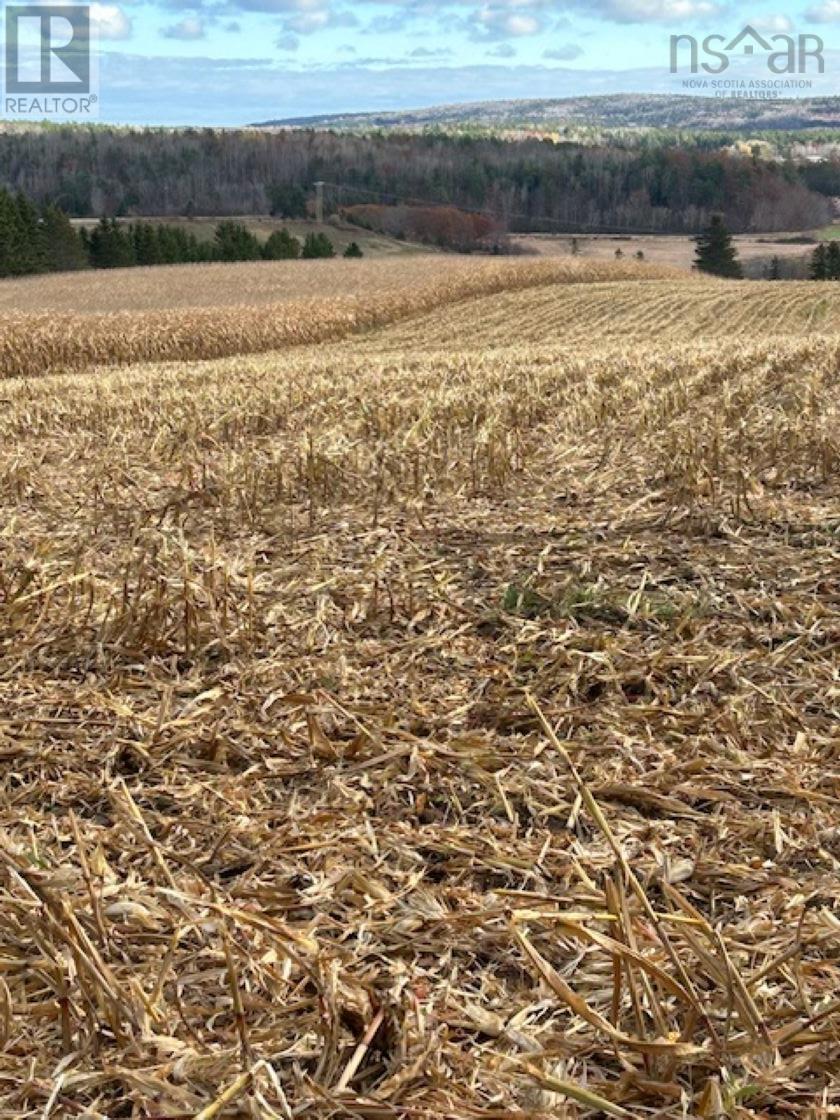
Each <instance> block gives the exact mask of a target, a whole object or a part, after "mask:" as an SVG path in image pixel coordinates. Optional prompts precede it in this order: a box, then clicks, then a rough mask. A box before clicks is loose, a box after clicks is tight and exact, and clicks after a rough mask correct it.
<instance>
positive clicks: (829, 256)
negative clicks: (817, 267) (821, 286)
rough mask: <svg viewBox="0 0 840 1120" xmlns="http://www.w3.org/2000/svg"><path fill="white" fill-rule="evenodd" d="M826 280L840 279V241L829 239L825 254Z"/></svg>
mask: <svg viewBox="0 0 840 1120" xmlns="http://www.w3.org/2000/svg"><path fill="white" fill-rule="evenodd" d="M825 278H826V280H840V242H839V241H829V243H828V251H827V252H826V255H825Z"/></svg>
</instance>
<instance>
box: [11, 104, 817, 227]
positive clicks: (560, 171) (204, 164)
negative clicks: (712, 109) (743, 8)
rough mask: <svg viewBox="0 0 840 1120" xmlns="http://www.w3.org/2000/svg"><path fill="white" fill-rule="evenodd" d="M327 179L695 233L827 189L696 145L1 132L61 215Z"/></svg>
mask: <svg viewBox="0 0 840 1120" xmlns="http://www.w3.org/2000/svg"><path fill="white" fill-rule="evenodd" d="M317 179H324V180H327V181H328V182H330V183H334V184H339V185H340V190H338V189H334V188H331V189H330V191H329V192H328V205H329V207H330V208H337V207H339V206H341V205H354V204H359V203H365V202H375V201H382V202H390V201H400V200H413V201H418V202H423V203H447V204H451V205H455V206H459V207H462V208H465V209H475V210H480V211H483V212H487V213H489V214H491V215H493V216H494V217H497V218H500V219H501V220H502V221H503V222H505V223H506V224H507V225H509V227H510V228H511V229H515V230H516V229H518V230H523V229H532V230H540V229H544V230H552V229H562V228H567V229H572V230H574V229H578V228H580V229H605V230H609V229H619V230H620V229H627V230H632V229H639V230H643V229H649V230H653V231H660V230H661V231H662V232H674V233H682V232H689V233H694V232H697V231H698V230H700V229H702V228H703V227H704V226H705V225H706V224H707V223H708V221H709V219H710V217H711V215H712V214H714V213H721V214H722V215H723V216H724V218H725V220H726V222H727V225H728V226H729V228H730V229H732V230H733V231H736V232H740V231H748V230H767V231H770V230H782V229H797V228H804V227H813V226H816V225H819V224H822V223H823V222H824V221H826V220H828V219H829V217H830V203H829V200H828V197H827V196H826V195H824V194H822V193H820V192H819V191H818V190H813V189H811V188H810V187H809V186H808V185H806V182H805V179H804V171H803V170H802V169H800V168H799V167H797V166H796V165H794V164H793V163H791V162H771V161H765V160H761V159H759V158H756V157H755V156H751V155H745V154H739V153H731V152H726V151H709V150H704V149H702V148H691V149H686V148H681V147H673V146H667V145H663V146H661V147H659V148H642V149H640V148H638V147H633V146H630V145H628V146H622V145H620V144H615V143H611V144H610V145H609V146H597V145H591V146H587V145H582V144H556V143H553V142H549V141H545V140H539V139H536V138H530V139H522V140H515V141H511V140H503V139H501V138H494V137H491V136H481V137H474V136H459V135H451V134H448V133H445V132H440V131H438V132H429V133H420V134H417V133H415V134H399V133H376V134H370V135H356V134H348V133H334V132H323V131H314V130H312V131H308V130H300V131H298V130H293V131H285V132H263V131H259V130H240V131H220V130H209V129H207V130H192V129H185V130H177V131H176V130H128V129H116V128H114V129H111V128H105V127H101V126H100V127H92V128H91V127H78V126H61V127H54V126H53V127H43V128H37V129H28V130H23V129H9V130H7V131H5V132H2V133H0V185H3V186H5V187H6V188H7V189H9V190H11V191H13V192H17V191H22V192H23V193H24V194H25V195H26V196H27V197H29V198H31V199H32V200H33V201H34V202H35V203H37V204H39V205H46V204H50V205H55V206H57V207H60V208H61V209H62V210H63V211H65V212H66V213H68V214H70V215H73V216H80V217H81V216H84V217H87V216H96V217H99V216H102V215H106V216H118V217H119V216H132V215H155V216H161V217H172V216H180V215H193V214H195V215H202V214H205V215H219V216H236V215H244V214H265V213H275V214H280V215H284V216H293V214H292V213H291V211H292V210H294V209H295V208H298V207H299V206H300V204H301V203H300V200H301V198H302V197H303V196H304V192H310V191H311V185H312V183H313V182H314V181H315V180H317Z"/></svg>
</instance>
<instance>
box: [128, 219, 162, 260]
mask: <svg viewBox="0 0 840 1120" xmlns="http://www.w3.org/2000/svg"><path fill="white" fill-rule="evenodd" d="M132 235H133V238H134V260H135V261H136V263H137V264H139V265H153V264H160V244H159V242H158V231H157V226H156V225H155V224H154V222H137V223H136V224H135V225H134V227H133V228H132Z"/></svg>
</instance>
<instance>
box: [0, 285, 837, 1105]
mask: <svg viewBox="0 0 840 1120" xmlns="http://www.w3.org/2000/svg"><path fill="white" fill-rule="evenodd" d="M163 271H164V270H161V272H163ZM681 283H682V285H683V286H682V287H681V288H680V287H678V286H676V285H675V284H671V285H668V286H663V285H662V284H660V283H658V282H657V281H641V280H640V281H639V282H638V288H639V296H638V299H637V301H636V303H635V309H636V310H635V312H634V311H633V310H632V307H631V305H632V294H631V293H630V292H629V290H628V289H629V288H631V287H632V285H630V284H628V283H627V282H626V280H625V281H622V282H616V284H615V286H614V292H615V296H614V302H615V305H616V307H617V308H619V309H620V308H621V307H624V306H625V304H626V311H618V312H617V313H618V314H621V315H623V316H624V318H623V319H622V321H623V322H625V323H626V324H627V340H629V342H630V343H631V344H630V345H626V344H622V341H621V339H616V338H607V339H606V340H605V341H603V342H601V341H600V333H599V330H596V329H595V324H596V323H600V322H602V319H601V318H599V317H600V316H601V315H602V309H603V302H604V298H605V297H604V288H602V287H601V286H600V285H597V284H595V285H593V286H591V287H587V290H586V292H584V291H583V290H582V288H580V289H578V288H575V289H574V290H573V289H571V288H568V287H566V286H564V285H562V284H552V285H549V286H540V287H535V288H534V290H533V291H531V292H529V293H528V296H527V297H526V296H525V295H524V294H521V293H515V294H507V293H504V292H502V293H500V294H498V295H495V296H493V297H485V296H483V295H481V289H480V288H479V287H478V286H477V285H476V286H474V287H471V288H470V289H469V292H467V291H465V290H464V289H460V297H459V298H460V299H461V302H459V303H458V305H457V307H455V308H451V307H443V308H441V309H440V310H438V311H437V312H433V313H429V314H423V315H419V316H417V317H416V318H413V319H412V320H411V321H410V322H409V321H407V320H406V321H403V322H401V323H399V324H397V325H391V326H388V325H385V326H382V327H380V328H376V327H375V326H374V325H373V324H372V323H371V324H369V325H368V326H369V329H368V330H366V331H365V333H364V335H363V336H361V337H360V336H354V337H351V338H347V339H344V340H343V341H342V340H335V341H331V342H325V343H323V344H321V345H317V346H315V345H313V346H305V345H304V346H297V347H294V348H291V349H290V348H286V349H282V350H277V351H274V352H271V353H264V354H260V355H251V356H246V355H239V356H233V357H228V358H224V359H217V360H214V361H204V362H202V361H191V362H184V361H181V362H172V363H155V364H146V365H131V366H127V367H126V368H124V369H99V370H93V371H91V372H76V373H74V374H72V375H67V376H50V377H43V376H41V377H23V378H10V379H8V380H6V381H5V382H4V384H3V386H2V396H3V400H4V407H3V411H2V414H0V502H2V509H3V522H2V525H3V528H2V537H0V711H2V715H0V757H2V761H3V769H2V775H1V776H0V781H2V786H0V791H1V792H0V827H2V829H3V839H2V842H0V911H1V912H2V918H3V921H2V925H0V1114H1V1115H3V1116H10V1117H11V1116H15V1117H27V1118H28V1117H50V1116H52V1117H58V1116H62V1117H63V1116H68V1117H69V1116H84V1117H88V1118H93V1117H97V1116H98V1117H109V1118H110V1117H120V1116H125V1117H129V1116H131V1117H149V1118H151V1117H158V1118H160V1117H173V1118H174V1117H178V1118H181V1117H184V1118H186V1117H190V1118H194V1117H200V1118H201V1120H211V1118H214V1117H222V1116H228V1117H233V1116H243V1117H245V1116H250V1117H261V1118H262V1117H278V1116H279V1117H283V1118H284V1120H289V1118H292V1117H307V1118H308V1117H325V1118H326V1117H330V1118H332V1117H349V1116H353V1117H365V1118H371V1120H380V1118H382V1120H385V1118H391V1117H393V1118H399V1120H403V1118H404V1120H416V1118H428V1120H432V1118H435V1120H437V1118H440V1117H444V1118H452V1120H466V1118H468V1117H469V1118H476V1120H502V1117H505V1118H516V1117H523V1118H524V1117H549V1116H551V1117H565V1118H568V1120H571V1118H579V1120H583V1118H590V1117H600V1116H606V1115H612V1116H619V1117H632V1118H634V1120H635V1118H639V1117H663V1118H668V1120H671V1118H673V1120H676V1118H677V1117H684V1116H698V1117H715V1118H717V1117H734V1118H738V1120H746V1118H748V1117H755V1118H764V1117H768V1118H769V1117H777V1116H790V1117H801V1118H803V1120H804V1118H809V1120H817V1118H823V1117H824V1118H826V1120H827V1118H829V1117H831V1116H833V1115H834V1114H835V1113H836V1112H837V1110H838V1108H840V1088H839V1087H838V1083H837V1080H836V1068H837V1065H838V1061H840V956H838V938H840V921H838V918H837V904H838V897H840V822H838V818H837V803H838V802H837V798H838V793H840V767H839V766H838V760H840V734H838V726H840V724H839V723H838V714H840V713H839V712H838V708H840V681H839V680H838V654H839V653H840V580H838V571H840V515H839V514H838V498H840V487H838V466H840V423H839V422H838V421H839V420H840V412H838V408H840V375H839V374H838V370H840V335H832V334H831V333H830V332H828V331H827V332H826V333H825V334H824V336H822V337H812V338H808V337H800V336H801V335H803V334H805V333H806V332H805V331H803V330H802V327H801V321H802V320H801V316H800V315H799V312H793V311H791V310H790V305H793V306H794V307H798V306H799V303H798V301H799V299H800V292H799V289H798V288H797V287H796V286H793V287H791V286H788V285H785V284H773V285H753V286H751V287H749V288H748V287H745V286H742V285H726V284H719V285H709V284H706V283H702V282H693V281H685V282H681ZM713 288H714V292H715V293H717V292H719V293H720V296H719V297H718V296H717V295H715V296H714V297H713V295H712V290H713ZM812 288H813V290H814V297H813V298H814V299H816V300H818V301H819V300H823V301H825V302H826V304H827V308H828V309H827V311H826V313H825V321H826V322H832V321H833V316H834V314H835V304H836V302H837V300H838V298H840V297H835V296H834V293H833V289H831V288H830V286H825V287H824V288H823V287H822V286H818V285H813V286H812ZM753 289H754V290H755V293H756V295H755V296H753V295H752V292H753ZM730 290H731V291H732V293H733V295H732V296H730V294H729V293H730ZM809 290H810V289H809ZM468 294H469V295H471V296H472V297H473V298H466V296H467V295H468ZM802 294H803V295H804V293H802ZM451 295H452V293H451V292H450V294H449V297H448V298H449V299H451ZM587 296H589V297H590V298H591V300H592V322H593V331H592V337H591V338H587V337H586V333H585V331H584V330H583V329H582V324H583V323H584V322H585V320H586V311H585V303H586V299H587ZM677 297H679V298H680V299H681V300H682V301H683V302H682V303H680V304H679V308H680V310H679V316H678V318H679V321H680V322H681V324H682V327H683V334H682V336H680V333H679V331H678V329H676V328H674V329H669V330H668V331H667V332H666V335H665V338H664V341H656V339H657V336H658V335H659V329H658V328H656V329H654V328H653V326H652V324H653V322H654V320H655V313H654V311H653V309H651V316H650V318H649V319H647V320H643V321H642V322H639V316H642V315H644V314H645V309H646V308H647V306H648V304H649V303H650V304H654V303H656V302H657V301H658V302H660V303H662V302H667V303H668V306H670V307H671V308H672V310H673V307H674V303H673V301H674V299H676V298H677ZM423 298H426V297H425V296H424V297H423ZM712 298H715V299H718V300H719V301H720V302H719V303H718V304H716V305H715V306H717V307H718V308H719V313H720V314H725V315H728V316H729V317H730V323H731V324H734V323H735V322H737V319H736V315H737V308H738V307H739V306H740V309H741V311H742V313H743V314H744V315H745V317H746V318H745V320H744V321H748V322H752V323H753V324H755V329H754V330H753V333H752V334H750V333H749V332H748V331H747V330H745V329H741V328H738V330H737V331H736V330H735V329H732V330H730V331H728V332H725V333H726V335H727V336H734V335H735V334H737V335H738V337H737V338H735V337H724V338H717V337H709V338H695V339H694V340H693V341H687V340H688V339H690V338H691V335H692V334H698V333H700V332H699V331H696V330H693V329H692V323H693V320H692V306H691V301H692V299H696V301H697V302H696V306H695V311H694V314H695V315H696V317H697V319H696V321H698V322H700V321H702V322H703V323H708V324H709V325H710V328H711V329H710V334H715V335H717V334H718V333H719V332H718V331H717V329H716V328H717V325H718V322H719V314H717V313H716V314H712V305H711V304H710V300H712ZM762 299H763V300H764V301H765V304H766V306H767V310H766V311H765V312H763V313H762V315H763V318H761V317H760V316H758V315H753V313H752V310H749V311H748V309H747V307H746V305H747V304H750V308H752V303H751V302H750V301H753V302H754V303H755V304H756V306H758V305H759V304H760V303H761V300H762ZM773 300H775V301H776V304H775V307H776V311H775V313H774V312H773V310H772V306H773ZM531 301H533V302H531ZM441 302H442V303H443V302H444V301H443V300H441ZM572 305H574V306H575V307H576V308H577V310H576V311H575V316H574V318H573V320H572V319H569V318H568V317H567V316H566V314H565V311H566V310H568V308H569V307H570V306H572ZM762 306H764V305H762ZM425 309H426V311H430V309H429V308H428V307H426V308H425ZM721 309H722V310H721ZM415 310H419V311H423V310H424V305H423V303H422V301H421V302H420V303H419V304H417V305H415ZM403 313H404V312H403V311H401V312H400V315H401V316H402V315H403ZM656 314H658V312H657V313H656ZM802 314H803V315H804V314H805V312H804V311H803V313H802ZM220 315H222V316H223V315H224V313H223V312H221V313H220ZM634 315H635V318H634ZM546 316H548V317H549V320H550V322H551V324H553V326H552V327H551V329H550V330H549V329H546V326H545V324H546V321H547V320H546ZM552 316H553V318H552ZM394 318H396V316H395V317H394ZM187 321H188V316H187V317H185V318H184V322H185V324H186V323H187ZM202 322H203V320H202ZM645 322H647V325H645ZM762 322H763V323H764V324H770V323H772V324H774V325H775V327H776V328H777V332H782V331H783V330H786V329H788V327H789V328H790V335H789V337H784V335H783V334H782V333H777V335H776V337H772V338H767V339H763V338H762V337H761V331H760V330H759V326H760V325H761V323H762ZM505 323H507V330H505ZM564 323H570V333H569V335H568V336H564V334H563V329H564V328H563V324H564ZM634 323H635V324H636V325H635V327H634V326H633V324H634ZM184 329H185V331H186V330H187V327H186V326H185V328H184ZM764 329H766V326H765V328H764ZM485 337H486V344H485ZM194 345H195V344H194ZM31 372H33V373H37V372H39V371H37V370H34V369H33V370H32V371H31Z"/></svg>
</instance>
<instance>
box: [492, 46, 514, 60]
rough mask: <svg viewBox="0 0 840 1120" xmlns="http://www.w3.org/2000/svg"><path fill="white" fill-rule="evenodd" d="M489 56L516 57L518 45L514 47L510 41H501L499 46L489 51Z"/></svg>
mask: <svg viewBox="0 0 840 1120" xmlns="http://www.w3.org/2000/svg"><path fill="white" fill-rule="evenodd" d="M487 57H488V58H516V47H512V46H511V45H510V43H499V45H498V46H496V47H493V49H492V50H489V51H488V52H487Z"/></svg>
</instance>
